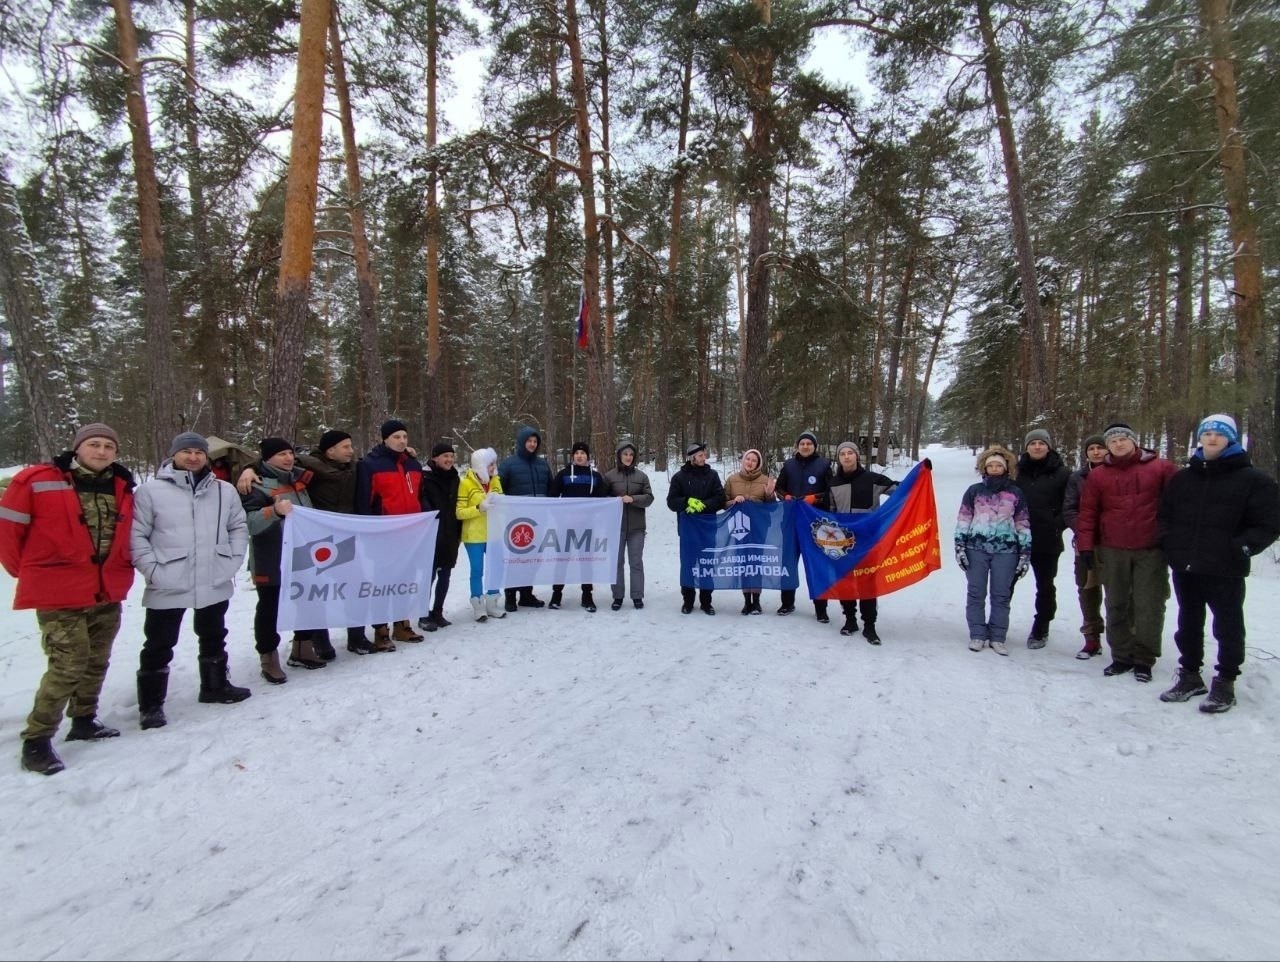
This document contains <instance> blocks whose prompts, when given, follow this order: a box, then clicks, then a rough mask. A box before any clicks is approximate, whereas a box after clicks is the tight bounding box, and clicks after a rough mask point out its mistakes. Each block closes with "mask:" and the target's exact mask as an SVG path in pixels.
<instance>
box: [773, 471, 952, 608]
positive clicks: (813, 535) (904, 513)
mask: <svg viewBox="0 0 1280 962" xmlns="http://www.w3.org/2000/svg"><path fill="white" fill-rule="evenodd" d="M792 504H794V505H795V510H796V522H795V525H796V540H797V541H799V543H800V557H802V558H803V559H804V573H805V580H806V581H807V582H808V585H809V597H811V598H814V599H823V600H827V601H852V600H855V599H859V598H878V597H880V595H887V594H889V593H890V592H893V591H897V590H898V589H899V588H905V587H907V585H913V584H915V583H916V582H917V581H922V580H923V579H925V578H927V577H928V576H929V574H930V573H932V572H934V571H937V570H938V569H939V568H941V567H942V556H941V551H940V549H939V542H938V506H937V504H936V503H935V501H934V499H933V472H932V470H931V465H929V464H928V463H927V462H924V461H922V462H921V463H920V464H917V465H916V466H915V467H914V468H912V469H911V471H910V472H909V473H908V474H907V476H906V477H905V478H903V479H902V482H901V483H900V484H899V485H898V486H897V487H896V488H894V490H893V493H892V494H890V495H889V496H888V497H887V498H885V500H884V503H883V504H882V505H880V507H878V508H876V509H875V510H874V511H868V512H865V513H863V514H833V513H831V512H829V511H819V510H818V509H817V508H814V507H812V506H810V505H807V504H805V503H804V502H803V501H795V502H792Z"/></svg>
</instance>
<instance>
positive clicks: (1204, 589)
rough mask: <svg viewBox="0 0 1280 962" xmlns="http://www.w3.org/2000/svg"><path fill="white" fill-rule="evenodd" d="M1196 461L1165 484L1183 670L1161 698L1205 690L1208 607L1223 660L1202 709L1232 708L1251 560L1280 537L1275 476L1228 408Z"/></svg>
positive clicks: (1205, 435) (1205, 436) (1205, 424)
mask: <svg viewBox="0 0 1280 962" xmlns="http://www.w3.org/2000/svg"><path fill="white" fill-rule="evenodd" d="M1196 436H1197V437H1198V439H1199V442H1200V443H1199V446H1198V447H1197V448H1196V450H1195V452H1194V453H1193V454H1192V455H1191V461H1190V463H1189V464H1188V465H1187V467H1185V468H1183V469H1182V470H1181V471H1179V472H1178V473H1177V474H1175V475H1174V476H1173V477H1172V478H1170V479H1169V483H1168V484H1167V485H1165V489H1164V495H1163V497H1162V498H1161V499H1160V513H1159V530H1160V547H1161V548H1162V549H1164V556H1165V558H1166V559H1167V560H1168V562H1169V567H1170V568H1172V569H1173V590H1174V592H1175V593H1176V594H1177V597H1178V630H1177V631H1176V632H1175V633H1174V636H1173V638H1174V641H1175V642H1176V643H1177V645H1178V653H1179V658H1178V675H1177V678H1176V679H1175V681H1174V685H1173V687H1172V688H1170V689H1169V690H1168V691H1166V692H1163V693H1162V694H1161V695H1160V700H1161V701H1166V702H1177V701H1187V700H1189V699H1190V698H1192V697H1194V696H1196V695H1203V694H1204V693H1205V685H1204V679H1203V677H1202V676H1201V675H1200V669H1201V667H1202V666H1203V665H1204V621H1205V608H1206V607H1207V608H1208V609H1209V610H1210V611H1211V612H1213V637H1214V638H1216V639H1217V641H1218V664H1217V666H1216V674H1215V677H1214V679H1213V686H1212V688H1211V689H1210V690H1209V697H1207V698H1205V699H1204V700H1203V701H1201V702H1200V710H1201V711H1202V712H1209V713H1217V712H1224V711H1228V710H1229V709H1230V708H1231V706H1232V705H1234V704H1235V703H1236V695H1235V680H1236V678H1238V677H1239V676H1240V666H1241V664H1243V663H1244V639H1245V631H1244V579H1245V577H1246V576H1247V575H1248V574H1249V559H1250V558H1252V557H1253V556H1254V555H1256V554H1261V553H1262V552H1263V551H1265V550H1266V549H1267V548H1268V547H1269V546H1270V545H1272V544H1273V543H1274V542H1275V540H1276V538H1277V536H1280V502H1278V499H1277V487H1276V482H1275V479H1274V478H1272V477H1271V476H1270V475H1268V474H1266V473H1265V472H1263V471H1260V470H1258V469H1257V468H1255V467H1253V466H1252V464H1251V463H1250V460H1249V455H1248V453H1246V452H1245V450H1244V448H1242V447H1241V446H1240V432H1239V430H1238V429H1237V428H1236V422H1235V420H1234V419H1233V418H1232V417H1231V416H1230V415H1229V414H1211V415H1209V416H1208V417H1207V418H1205V419H1204V420H1203V421H1201V422H1200V426H1199V428H1198V430H1197V431H1196Z"/></svg>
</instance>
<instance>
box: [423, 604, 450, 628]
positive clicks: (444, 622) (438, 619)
mask: <svg viewBox="0 0 1280 962" xmlns="http://www.w3.org/2000/svg"><path fill="white" fill-rule="evenodd" d="M427 620H428V621H430V622H431V623H432V624H434V625H435V626H436V627H437V628H448V627H449V626H450V625H451V624H453V622H452V621H450V620H449V619H448V618H446V617H445V616H444V609H443V608H441V607H440V606H439V605H437V606H436V607H434V608H432V609H431V614H429V615H427Z"/></svg>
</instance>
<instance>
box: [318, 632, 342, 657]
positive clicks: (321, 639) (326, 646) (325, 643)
mask: <svg viewBox="0 0 1280 962" xmlns="http://www.w3.org/2000/svg"><path fill="white" fill-rule="evenodd" d="M311 645H312V647H314V648H315V650H316V657H318V658H319V659H320V660H321V661H333V660H334V659H335V658H337V657H338V653H337V652H336V651H334V650H333V642H331V641H330V640H329V629H328V628H321V629H320V630H319V631H317V632H316V633H315V634H314V635H312V636H311Z"/></svg>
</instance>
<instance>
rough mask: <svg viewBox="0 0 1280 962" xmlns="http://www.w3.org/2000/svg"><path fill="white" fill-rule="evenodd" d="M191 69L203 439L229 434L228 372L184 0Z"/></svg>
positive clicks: (189, 126) (187, 79) (191, 33)
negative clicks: (204, 411) (204, 403)
mask: <svg viewBox="0 0 1280 962" xmlns="http://www.w3.org/2000/svg"><path fill="white" fill-rule="evenodd" d="M185 17H186V37H185V40H186V49H185V56H186V62H187V70H186V73H185V75H184V76H183V78H182V79H183V84H184V87H185V89H186V94H187V115H186V117H185V119H184V124H183V126H184V128H185V133H186V138H187V189H188V191H189V193H190V197H191V239H192V240H193V241H194V242H195V250H194V252H193V253H194V254H195V256H196V266H197V278H196V296H197V298H198V299H199V302H200V314H199V322H198V324H197V327H196V338H195V355H196V364H197V365H198V366H199V370H200V386H201V388H202V389H203V390H204V391H205V395H206V399H207V401H208V405H209V412H208V415H207V416H206V417H204V418H200V417H199V414H198V412H196V416H195V417H193V418H191V427H192V428H194V429H196V430H201V431H203V432H204V433H205V434H212V433H220V434H224V433H226V430H227V380H226V378H227V368H226V359H225V353H226V350H225V348H224V346H223V343H222V326H221V324H220V323H219V320H218V307H217V297H216V286H215V285H216V284H217V279H216V278H215V277H214V274H213V252H212V249H211V248H210V245H209V208H208V205H207V204H206V203H205V197H204V157H203V155H202V152H201V149H200V124H199V122H198V119H197V118H198V117H199V108H198V106H197V104H196V91H197V89H198V85H197V83H196V76H197V74H196V3H195V0H186V2H185Z"/></svg>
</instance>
